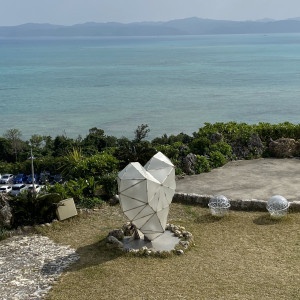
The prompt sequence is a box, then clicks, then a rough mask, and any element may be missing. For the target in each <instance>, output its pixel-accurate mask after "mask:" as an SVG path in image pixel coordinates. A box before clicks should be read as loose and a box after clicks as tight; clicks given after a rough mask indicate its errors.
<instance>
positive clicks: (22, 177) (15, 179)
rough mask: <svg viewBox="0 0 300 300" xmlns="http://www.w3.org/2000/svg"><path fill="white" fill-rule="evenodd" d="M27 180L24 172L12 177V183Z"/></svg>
mask: <svg viewBox="0 0 300 300" xmlns="http://www.w3.org/2000/svg"><path fill="white" fill-rule="evenodd" d="M26 181H27V176H26V175H25V174H22V173H21V174H18V175H16V176H15V178H14V184H17V183H23V182H26Z"/></svg>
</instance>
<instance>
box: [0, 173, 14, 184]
mask: <svg viewBox="0 0 300 300" xmlns="http://www.w3.org/2000/svg"><path fill="white" fill-rule="evenodd" d="M13 179H14V175H13V174H5V175H2V177H1V179H0V183H4V184H8V183H12V182H13Z"/></svg>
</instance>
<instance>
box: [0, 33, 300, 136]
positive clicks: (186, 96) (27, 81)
mask: <svg viewBox="0 0 300 300" xmlns="http://www.w3.org/2000/svg"><path fill="white" fill-rule="evenodd" d="M0 118H1V120H0V124H1V125H0V135H2V134H3V133H4V132H5V131H6V130H7V129H10V128H18V129H20V130H21V131H22V133H23V138H24V139H28V138H30V136H31V135H32V134H41V135H52V136H56V135H62V134H65V135H67V136H69V137H74V138H75V137H77V136H78V135H82V136H85V135H86V134H87V133H88V129H89V128H92V127H98V128H101V129H103V130H105V133H106V134H109V135H115V136H118V137H121V136H126V137H128V138H132V137H133V131H134V129H135V128H136V127H137V126H138V125H140V124H142V123H144V124H148V125H149V127H150V129H151V132H150V136H149V138H154V137H156V136H161V135H163V134H164V133H167V134H178V133H180V132H185V133H187V134H191V133H192V132H194V131H197V129H198V128H199V127H201V126H203V124H204V122H211V123H214V122H227V121H237V122H247V123H251V124H254V123H258V122H270V123H279V122H285V121H289V122H293V123H299V120H300V35H299V34H272V35H262V34H261V35H214V36H168V37H103V38H95V39H92V38H78V39H0Z"/></svg>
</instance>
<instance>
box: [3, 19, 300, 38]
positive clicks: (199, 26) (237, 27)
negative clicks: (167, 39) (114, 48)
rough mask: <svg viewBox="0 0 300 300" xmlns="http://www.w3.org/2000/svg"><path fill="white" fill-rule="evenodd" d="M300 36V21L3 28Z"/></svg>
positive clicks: (12, 30)
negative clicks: (287, 34) (283, 34)
mask: <svg viewBox="0 0 300 300" xmlns="http://www.w3.org/2000/svg"><path fill="white" fill-rule="evenodd" d="M297 32H299V33H300V18H294V19H288V20H281V21H276V20H271V19H263V20H258V21H222V20H210V19H200V18H188V19H181V20H172V21H168V22H138V23H129V24H123V23H115V22H109V23H94V22H90V23H84V24H77V25H72V26H63V25H51V24H34V23H29V24H23V25H19V26H2V27H0V37H2V38H3V37H7V38H17V37H97V36H151V35H152V36H160V35H204V34H251V33H263V34H267V33H297Z"/></svg>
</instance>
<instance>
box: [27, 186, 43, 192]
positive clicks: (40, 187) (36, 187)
mask: <svg viewBox="0 0 300 300" xmlns="http://www.w3.org/2000/svg"><path fill="white" fill-rule="evenodd" d="M43 187H45V186H44V185H38V184H35V185H34V188H35V192H36V193H37V194H38V193H39V192H40V191H41V189H42V188H43ZM28 191H29V192H31V193H33V185H32V184H31V185H30V186H28Z"/></svg>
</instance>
